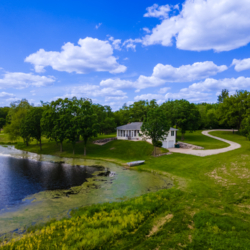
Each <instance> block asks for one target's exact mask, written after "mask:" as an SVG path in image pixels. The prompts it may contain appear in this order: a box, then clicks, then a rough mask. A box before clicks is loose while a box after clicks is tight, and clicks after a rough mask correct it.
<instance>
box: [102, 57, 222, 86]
mask: <svg viewBox="0 0 250 250" xmlns="http://www.w3.org/2000/svg"><path fill="white" fill-rule="evenodd" d="M226 69H227V66H226V65H221V66H217V65H216V64H214V63H213V62H210V61H206V62H196V63H194V64H192V65H182V66H180V67H179V68H175V67H173V66H171V65H163V64H160V63H159V64H157V65H156V66H155V67H154V69H153V74H152V75H151V76H144V75H140V76H139V78H138V79H137V80H136V81H129V80H122V79H120V78H117V79H106V80H103V81H101V83H100V85H101V86H102V87H112V88H136V89H138V90H140V89H145V88H149V87H157V86H160V85H163V84H165V83H167V82H191V81H195V80H200V79H204V78H207V77H209V76H212V75H216V74H217V73H219V72H222V71H224V70H226Z"/></svg>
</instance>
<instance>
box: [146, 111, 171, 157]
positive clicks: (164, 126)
mask: <svg viewBox="0 0 250 250" xmlns="http://www.w3.org/2000/svg"><path fill="white" fill-rule="evenodd" d="M169 129H170V121H169V120H168V118H167V117H166V116H165V115H164V112H163V111H162V109H161V108H159V107H155V108H152V109H150V110H149V111H148V114H147V118H146V119H145V120H144V121H143V123H142V126H141V132H142V136H143V137H144V138H145V139H152V143H153V145H154V156H155V154H156V144H157V142H158V141H161V140H164V138H165V137H166V136H167V135H168V133H169Z"/></svg>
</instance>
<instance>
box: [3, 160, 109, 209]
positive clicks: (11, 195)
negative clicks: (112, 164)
mask: <svg viewBox="0 0 250 250" xmlns="http://www.w3.org/2000/svg"><path fill="white" fill-rule="evenodd" d="M98 170H99V171H100V170H104V168H103V167H88V166H78V165H76V166H71V165H69V164H65V163H52V162H40V161H34V160H29V159H16V158H13V157H3V156H0V210H1V209H3V208H5V207H6V206H13V205H17V204H20V203H22V200H23V199H24V198H25V197H26V196H28V195H32V194H35V193H38V192H41V191H45V190H56V189H68V188H70V187H72V186H79V185H81V184H82V183H84V182H85V181H86V180H87V178H90V177H92V174H93V173H94V172H95V171H98Z"/></svg>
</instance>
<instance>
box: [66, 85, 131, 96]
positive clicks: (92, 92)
mask: <svg viewBox="0 0 250 250" xmlns="http://www.w3.org/2000/svg"><path fill="white" fill-rule="evenodd" d="M73 96H77V97H84V98H92V97H105V98H106V97H120V98H124V99H125V97H126V98H127V96H126V93H125V92H123V91H122V90H118V89H114V88H101V87H100V86H99V85H91V84H85V85H81V86H74V87H73V88H71V89H69V90H68V93H67V94H66V95H65V96H64V97H73Z"/></svg>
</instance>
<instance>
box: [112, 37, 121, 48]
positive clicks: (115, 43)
mask: <svg viewBox="0 0 250 250" xmlns="http://www.w3.org/2000/svg"><path fill="white" fill-rule="evenodd" d="M109 41H111V42H112V46H113V48H114V49H117V50H121V47H120V44H121V42H122V40H121V39H114V37H112V36H111V37H110V38H109Z"/></svg>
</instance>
